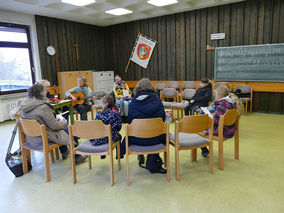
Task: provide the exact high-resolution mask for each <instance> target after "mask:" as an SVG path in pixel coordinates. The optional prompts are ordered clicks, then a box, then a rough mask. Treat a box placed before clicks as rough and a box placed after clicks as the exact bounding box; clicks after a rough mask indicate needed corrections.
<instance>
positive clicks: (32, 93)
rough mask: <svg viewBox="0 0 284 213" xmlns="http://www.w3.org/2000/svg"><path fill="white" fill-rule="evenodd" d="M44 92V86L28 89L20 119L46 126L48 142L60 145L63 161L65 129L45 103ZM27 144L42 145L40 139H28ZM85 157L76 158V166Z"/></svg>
mask: <svg viewBox="0 0 284 213" xmlns="http://www.w3.org/2000/svg"><path fill="white" fill-rule="evenodd" d="M46 92H47V90H45V89H44V86H43V85H42V84H40V83H36V84H34V85H33V86H31V87H29V88H28V97H27V98H26V99H25V100H24V102H23V103H22V104H21V106H20V110H21V111H22V113H21V117H22V119H30V120H36V121H37V122H39V123H40V124H44V125H45V126H46V132H47V137H48V140H49V141H52V142H55V143H58V144H62V145H63V146H61V147H59V149H60V152H61V154H62V159H63V160H65V159H66V158H67V156H68V153H69V151H68V148H67V146H66V145H68V144H69V136H68V133H67V129H66V124H65V122H64V120H60V119H57V118H56V116H55V114H54V112H53V108H52V106H51V105H50V103H49V102H46V101H45V99H46ZM27 139H28V143H30V144H33V145H36V144H42V140H41V138H40V137H28V138H27ZM86 158H87V156H81V155H77V156H76V164H80V163H82V162H83V161H84V160H85V159H86Z"/></svg>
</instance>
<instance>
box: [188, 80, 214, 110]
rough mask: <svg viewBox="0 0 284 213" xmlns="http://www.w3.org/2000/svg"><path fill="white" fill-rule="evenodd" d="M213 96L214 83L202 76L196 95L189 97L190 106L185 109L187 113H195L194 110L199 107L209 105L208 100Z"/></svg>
mask: <svg viewBox="0 0 284 213" xmlns="http://www.w3.org/2000/svg"><path fill="white" fill-rule="evenodd" d="M211 97H212V85H211V83H210V81H209V79H208V78H202V79H201V81H200V84H199V88H198V89H197V91H196V93H195V94H194V96H193V97H192V98H191V99H189V100H188V101H189V104H188V106H187V107H186V108H185V109H184V113H185V115H189V114H191V115H193V114H194V111H195V110H196V109H197V108H199V107H206V106H208V102H209V101H210V99H211Z"/></svg>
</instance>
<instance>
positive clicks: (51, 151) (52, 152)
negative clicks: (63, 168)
mask: <svg viewBox="0 0 284 213" xmlns="http://www.w3.org/2000/svg"><path fill="white" fill-rule="evenodd" d="M50 158H51V163H54V162H55V159H54V151H53V149H52V150H50Z"/></svg>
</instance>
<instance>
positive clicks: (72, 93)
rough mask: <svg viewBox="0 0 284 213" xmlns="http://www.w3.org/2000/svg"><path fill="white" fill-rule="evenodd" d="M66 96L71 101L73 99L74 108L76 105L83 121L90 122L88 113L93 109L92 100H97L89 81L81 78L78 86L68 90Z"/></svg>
mask: <svg viewBox="0 0 284 213" xmlns="http://www.w3.org/2000/svg"><path fill="white" fill-rule="evenodd" d="M65 95H66V97H67V98H68V97H69V99H70V98H72V102H73V106H74V105H75V109H76V110H77V111H78V112H79V113H80V118H81V120H88V116H87V113H88V112H89V111H90V109H91V107H92V102H91V101H90V99H92V100H95V99H96V97H95V96H93V93H92V90H91V89H90V87H89V86H88V83H87V79H86V78H85V77H84V76H80V77H79V78H78V86H77V87H74V88H72V89H70V90H68V91H67V92H66V93H65ZM82 96H84V98H82ZM79 97H80V98H79Z"/></svg>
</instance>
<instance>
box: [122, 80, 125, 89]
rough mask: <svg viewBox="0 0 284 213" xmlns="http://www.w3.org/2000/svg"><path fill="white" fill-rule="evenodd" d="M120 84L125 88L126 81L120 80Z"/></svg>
mask: <svg viewBox="0 0 284 213" xmlns="http://www.w3.org/2000/svg"><path fill="white" fill-rule="evenodd" d="M121 86H122V89H126V82H125V81H121Z"/></svg>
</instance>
